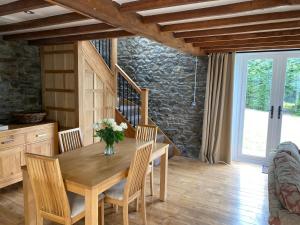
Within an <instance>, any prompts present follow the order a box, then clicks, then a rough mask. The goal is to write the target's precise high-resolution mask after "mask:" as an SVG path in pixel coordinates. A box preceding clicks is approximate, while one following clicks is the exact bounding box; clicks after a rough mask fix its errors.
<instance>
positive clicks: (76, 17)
mask: <svg viewBox="0 0 300 225" xmlns="http://www.w3.org/2000/svg"><path fill="white" fill-rule="evenodd" d="M87 19H88V18H87V17H86V16H84V15H81V14H78V13H74V12H73V13H67V14H62V15H57V16H50V17H45V18H41V19H34V20H27V21H23V22H19V23H12V24H7V25H2V26H0V32H8V31H16V30H24V29H32V28H38V27H45V26H51V25H58V24H63V23H70V22H76V21H82V20H87Z"/></svg>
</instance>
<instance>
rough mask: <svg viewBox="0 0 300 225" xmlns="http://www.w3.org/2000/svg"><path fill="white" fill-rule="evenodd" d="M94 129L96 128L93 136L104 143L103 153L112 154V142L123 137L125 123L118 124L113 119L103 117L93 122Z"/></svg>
mask: <svg viewBox="0 0 300 225" xmlns="http://www.w3.org/2000/svg"><path fill="white" fill-rule="evenodd" d="M94 129H95V130H96V135H95V136H96V137H99V138H100V141H104V142H105V143H106V147H105V150H104V154H105V155H112V154H114V153H115V151H114V144H115V143H118V142H120V141H122V140H123V139H124V131H125V130H126V129H127V124H126V123H121V124H120V125H118V124H117V123H116V121H115V120H114V119H103V120H101V121H100V122H98V123H95V125H94Z"/></svg>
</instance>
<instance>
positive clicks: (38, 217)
mask: <svg viewBox="0 0 300 225" xmlns="http://www.w3.org/2000/svg"><path fill="white" fill-rule="evenodd" d="M43 224H44V219H43V217H42V216H41V215H39V213H37V215H36V225H43Z"/></svg>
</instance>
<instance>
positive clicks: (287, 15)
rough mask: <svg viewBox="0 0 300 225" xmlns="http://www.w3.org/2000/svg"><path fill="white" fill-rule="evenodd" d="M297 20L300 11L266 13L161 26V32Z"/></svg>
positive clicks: (299, 16)
mask: <svg viewBox="0 0 300 225" xmlns="http://www.w3.org/2000/svg"><path fill="white" fill-rule="evenodd" d="M295 18H300V10H298V11H288V12H278V13H266V14H257V15H250V16H239V17H231V18H222V19H215V20H205V21H197V22H190V23H179V24H171V25H164V26H161V28H160V30H161V31H164V32H165V31H183V30H196V29H208V28H212V27H221V26H230V25H231V26H232V25H239V24H245V23H259V22H261V23H266V22H268V21H276V20H292V19H295Z"/></svg>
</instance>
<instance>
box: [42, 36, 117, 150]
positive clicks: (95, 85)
mask: <svg viewBox="0 0 300 225" xmlns="http://www.w3.org/2000/svg"><path fill="white" fill-rule="evenodd" d="M41 61H42V78H43V79H42V80H43V108H44V109H45V111H47V113H48V118H47V119H49V120H54V121H57V122H58V124H59V130H66V129H71V128H75V127H80V128H81V131H82V134H83V142H84V145H88V144H92V143H94V142H96V141H97V140H96V139H95V138H94V129H93V124H94V123H95V122H98V121H99V120H101V119H103V118H115V104H116V87H115V78H114V75H113V73H112V72H111V70H110V69H109V68H108V66H107V65H106V63H105V62H104V60H103V58H102V57H101V56H100V55H99V54H98V52H97V51H96V49H95V48H94V46H93V45H92V44H91V43H90V42H89V41H82V42H76V43H74V44H64V45H52V46H43V47H41Z"/></svg>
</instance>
